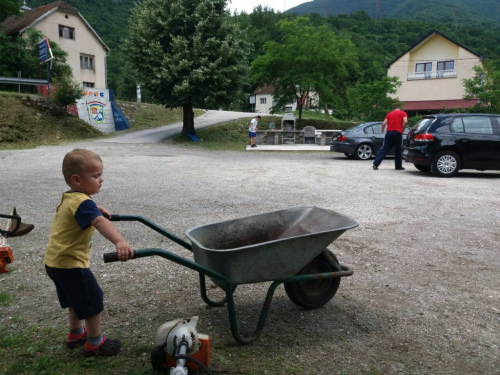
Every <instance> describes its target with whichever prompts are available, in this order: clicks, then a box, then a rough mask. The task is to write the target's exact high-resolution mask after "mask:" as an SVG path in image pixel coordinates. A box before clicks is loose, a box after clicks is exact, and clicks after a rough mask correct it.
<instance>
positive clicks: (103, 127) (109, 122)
mask: <svg viewBox="0 0 500 375" xmlns="http://www.w3.org/2000/svg"><path fill="white" fill-rule="evenodd" d="M76 107H77V110H78V117H80V119H82V120H83V121H86V122H88V123H89V124H90V125H92V126H93V127H95V128H96V129H99V130H100V131H102V132H103V133H113V132H115V120H114V118H113V110H112V108H111V101H110V100H109V90H106V89H104V90H103V89H90V90H84V96H83V97H82V98H81V99H79V100H77V102H76Z"/></svg>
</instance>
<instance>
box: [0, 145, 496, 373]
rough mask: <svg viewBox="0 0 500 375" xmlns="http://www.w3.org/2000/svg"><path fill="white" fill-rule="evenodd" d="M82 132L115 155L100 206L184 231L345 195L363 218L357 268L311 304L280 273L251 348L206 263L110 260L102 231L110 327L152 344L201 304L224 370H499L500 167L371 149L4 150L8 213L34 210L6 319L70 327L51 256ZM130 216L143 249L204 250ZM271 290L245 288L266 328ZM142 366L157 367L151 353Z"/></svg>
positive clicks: (105, 153)
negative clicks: (368, 155)
mask: <svg viewBox="0 0 500 375" xmlns="http://www.w3.org/2000/svg"><path fill="white" fill-rule="evenodd" d="M77 146H78V147H86V148H89V149H92V150H94V151H95V152H97V153H99V154H100V155H101V156H102V158H103V161H104V166H105V173H104V179H105V181H104V185H103V188H102V190H101V192H100V193H99V194H98V195H96V196H95V197H94V199H95V200H96V201H97V202H98V203H99V204H101V205H103V206H105V207H106V208H108V209H109V210H110V211H112V212H114V213H121V214H136V215H142V216H144V217H147V218H149V219H151V220H152V221H154V222H156V223H158V224H159V225H162V226H163V227H165V228H167V229H168V230H170V231H172V232H174V233H176V234H177V235H179V236H181V237H184V232H185V230H186V229H188V228H190V227H192V226H194V225H199V224H205V223H212V222H217V221H221V220H226V219H233V218H238V217H243V216H247V215H251V214H255V213H261V212H266V211H271V210H275V209H281V208H286V207H290V206H297V205H316V206H320V207H323V208H327V209H332V210H335V211H338V212H340V213H343V214H346V215H348V216H350V217H352V218H353V219H355V220H357V221H358V222H359V224H360V225H359V227H358V228H356V229H353V230H350V231H347V232H346V233H344V235H343V236H342V237H340V238H339V239H338V240H337V241H335V242H334V243H333V244H332V245H330V246H329V248H330V249H331V250H332V251H333V252H334V253H335V254H336V255H337V256H338V258H339V260H340V261H341V263H343V264H346V265H348V266H350V267H353V268H354V272H355V273H354V275H353V276H352V277H348V278H345V279H343V280H342V283H341V285H340V288H339V291H338V293H337V295H336V296H335V297H334V299H333V300H332V301H331V302H329V303H328V304H327V305H325V306H324V307H322V308H320V309H317V310H312V311H307V310H303V309H300V308H299V307H297V306H295V305H293V304H292V303H291V302H290V301H289V299H288V298H287V296H286V294H285V292H284V290H283V288H282V287H279V288H278V290H277V291H276V293H275V297H274V300H273V303H272V305H271V311H270V313H269V316H268V319H267V323H266V326H265V327H264V331H263V333H262V335H261V337H260V339H259V340H258V341H257V342H255V343H254V344H253V345H251V346H245V347H242V346H238V345H235V344H234V340H233V339H232V336H231V334H230V331H229V322H228V317H227V310H226V309H224V308H208V307H206V306H205V305H204V303H203V301H202V300H201V298H200V297H199V285H198V277H197V275H196V274H195V273H193V272H191V271H190V270H188V269H187V268H184V267H181V266H179V265H177V264H174V263H170V262H168V261H166V260H163V259H161V258H154V257H151V258H143V259H140V260H136V261H131V262H127V263H125V264H117V263H114V264H104V263H103V262H102V253H105V252H110V251H113V250H114V249H113V246H112V245H110V244H109V243H108V242H107V241H106V240H104V239H103V237H102V236H100V235H96V238H95V239H94V245H93V255H92V269H93V271H94V272H95V274H96V276H97V277H98V279H99V281H100V283H101V285H102V287H103V290H104V293H105V299H106V311H105V313H104V315H103V328H104V331H105V332H106V333H111V334H112V335H113V336H118V337H122V338H125V339H127V338H128V339H132V338H134V339H138V340H142V341H143V342H144V344H145V345H146V346H147V345H148V344H150V343H152V342H153V340H154V334H155V331H156V329H157V328H158V326H159V325H160V324H162V323H163V322H166V321H169V320H172V319H176V318H180V317H190V316H192V315H199V316H200V323H199V325H198V330H199V331H200V332H202V333H206V334H209V335H210V336H211V340H212V345H213V350H212V363H213V370H214V372H215V373H218V372H219V373H226V374H227V373H232V371H234V373H236V370H235V366H237V370H238V371H240V372H239V373H245V374H278V373H280V374H281V373H283V374H289V373H302V374H340V373H342V374H363V373H364V374H367V373H370V374H381V373H383V374H500V359H499V358H500V349H499V345H500V344H499V332H500V277H499V271H500V257H499V256H498V255H499V247H498V243H499V241H500V233H499V230H498V228H499V224H500V210H499V208H500V189H498V183H499V180H500V173H499V172H490V173H488V172H470V171H469V172H462V173H460V174H459V175H458V176H457V177H456V178H452V179H439V178H435V177H432V176H431V175H430V174H425V173H422V172H418V171H417V170H416V169H414V168H413V166H411V165H406V168H407V169H406V171H402V172H399V171H395V170H394V164H393V161H392V160H386V161H385V162H384V163H383V164H382V166H381V168H380V170H378V171H372V170H371V167H370V163H369V162H362V161H355V160H350V159H346V158H345V157H344V156H343V155H341V154H333V153H329V152H317V153H314V152H310V153H304V152H299V153H281V152H280V153H272V152H260V153H259V152H252V153H245V152H207V151H201V150H195V149H192V148H184V147H182V146H176V145H172V144H169V143H168V142H167V143H162V144H152V145H145V144H126V145H123V144H113V143H104V142H87V143H81V144H71V145H63V146H57V147H40V148H37V149H32V150H19V151H2V152H0V159H1V160H0V163H1V165H2V185H1V188H0V190H1V205H0V212H4V213H8V212H9V211H10V207H11V206H12V205H16V206H17V207H18V211H19V213H20V214H21V215H22V217H23V218H24V219H25V221H26V222H28V223H33V224H35V230H34V231H33V232H32V233H30V234H28V235H27V236H24V237H18V238H12V239H10V241H9V243H10V245H11V246H12V248H13V249H14V255H15V261H14V263H13V264H12V265H10V267H9V268H10V269H11V270H13V272H11V273H9V274H3V275H2V276H0V288H1V290H2V291H7V292H9V293H11V294H13V295H14V300H13V303H12V304H11V305H10V306H9V307H6V308H3V313H2V314H1V317H0V325H1V326H6V327H7V328H8V329H10V330H15V329H20V327H23V325H31V324H35V325H39V326H48V327H61V328H65V327H66V314H65V312H63V311H62V310H60V309H59V307H58V302H57V299H56V295H55V293H54V290H53V286H52V284H51V282H50V280H49V279H48V277H46V275H45V273H44V270H43V264H42V257H43V253H44V247H45V244H46V242H47V239H48V234H49V231H50V225H51V221H52V217H53V214H54V211H55V208H56V207H57V205H58V203H59V200H60V194H61V192H63V191H64V190H65V189H66V188H67V187H66V186H65V184H64V180H63V178H62V175H61V171H60V166H61V162H62V159H63V156H64V154H65V153H66V152H67V151H69V150H71V149H73V148H74V147H77ZM242 148H243V146H242ZM495 186H497V187H496V188H495ZM116 225H117V227H118V228H119V230H120V231H121V232H122V233H123V234H124V236H125V238H126V239H127V240H128V241H129V243H130V244H131V245H132V247H133V248H145V247H162V248H166V249H169V250H171V251H173V252H175V253H177V254H180V255H182V256H185V257H189V258H191V253H190V252H189V251H187V250H185V249H183V248H182V247H180V246H178V245H176V244H174V243H173V242H170V241H169V240H168V239H166V238H164V237H162V236H160V235H159V234H156V233H155V232H152V231H151V230H149V229H147V228H146V227H144V226H141V225H140V224H138V223H117V224H116ZM20 286H22V288H20ZM266 290H267V284H254V285H245V286H241V287H238V290H237V293H236V295H235V296H236V303H237V306H238V314H239V319H240V322H241V326H242V330H243V331H245V330H253V328H254V327H255V324H256V318H257V316H258V314H259V311H260V308H261V306H262V303H263V301H264V296H265V292H266ZM211 293H214V298H215V294H219V295H220V292H218V291H217V290H216V289H215V288H213V289H211ZM13 315H16V316H18V317H19V318H20V319H18V323H16V324H12V323H11V322H10V321H9V317H11V316H13ZM19 321H20V322H22V323H19ZM16 327H17V328H16ZM111 334H110V335H111ZM126 351H127V349H126V348H125V352H126ZM220 353H224V356H225V357H224V358H225V359H224V360H223V358H222V357H221V354H220ZM243 354H245V355H246V356H248V358H247V361H245V360H243ZM125 355H126V354H125ZM231 358H233V359H234V361H232V360H231ZM138 365H143V366H145V368H147V366H149V362H148V359H147V356H146V357H144V358H143V359H142V362H139V363H138ZM293 369H294V371H297V372H293V371H292V370H293Z"/></svg>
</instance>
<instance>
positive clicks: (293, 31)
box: [252, 17, 358, 119]
mask: <svg viewBox="0 0 500 375" xmlns="http://www.w3.org/2000/svg"><path fill="white" fill-rule="evenodd" d="M278 26H279V27H280V29H281V31H282V32H283V33H284V36H283V37H282V38H281V41H279V42H268V43H266V44H265V45H264V49H265V50H266V54H265V55H262V56H259V57H258V58H257V59H255V60H254V62H253V63H252V68H253V73H254V74H253V76H252V80H253V81H254V82H257V83H259V84H261V85H262V84H268V85H271V86H273V87H274V89H275V91H274V94H273V99H274V100H275V101H276V102H277V106H279V107H283V106H284V105H286V104H288V103H291V102H294V101H297V107H298V109H299V119H301V118H302V109H303V108H304V105H305V103H304V102H305V101H304V99H305V98H306V97H307V96H308V94H309V93H310V92H311V91H314V92H316V93H317V94H318V95H319V98H320V101H321V102H322V103H324V104H331V103H332V101H333V98H334V95H333V92H334V90H335V81H336V80H337V79H338V78H339V77H346V76H347V75H348V69H347V67H348V65H351V66H352V65H354V66H355V65H357V59H358V57H357V53H356V49H355V47H354V45H353V44H352V43H351V41H350V40H348V39H344V38H341V37H339V36H337V35H336V34H335V33H334V32H333V31H330V30H328V28H327V27H326V26H321V27H319V28H315V27H314V26H311V25H310V24H309V20H308V19H307V18H303V17H300V18H296V19H294V20H292V21H288V20H281V21H279V22H278Z"/></svg>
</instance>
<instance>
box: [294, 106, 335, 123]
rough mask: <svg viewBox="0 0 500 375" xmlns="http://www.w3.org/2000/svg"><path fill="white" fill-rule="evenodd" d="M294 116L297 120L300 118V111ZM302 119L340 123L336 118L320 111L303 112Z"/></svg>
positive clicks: (306, 110)
mask: <svg viewBox="0 0 500 375" xmlns="http://www.w3.org/2000/svg"><path fill="white" fill-rule="evenodd" d="M293 115H294V116H295V118H297V119H298V118H299V111H295V112H293ZM302 118H303V119H314V120H327V121H339V120H338V119H336V118H335V117H332V116H329V115H328V114H326V113H321V112H319V111H311V110H308V109H305V110H303V111H302Z"/></svg>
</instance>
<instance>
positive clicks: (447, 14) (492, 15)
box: [286, 0, 500, 23]
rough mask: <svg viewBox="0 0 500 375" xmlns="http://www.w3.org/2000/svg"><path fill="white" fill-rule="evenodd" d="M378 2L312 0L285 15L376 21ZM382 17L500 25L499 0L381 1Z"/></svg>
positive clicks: (374, 0) (367, 0)
mask: <svg viewBox="0 0 500 375" xmlns="http://www.w3.org/2000/svg"><path fill="white" fill-rule="evenodd" d="M377 2H378V1H377V0H313V1H310V2H307V3H303V4H300V5H298V6H296V7H294V8H291V9H289V10H287V11H286V13H296V14H297V15H302V14H306V13H319V14H320V15H322V16H329V15H338V14H351V13H354V12H357V11H360V10H362V11H364V12H366V13H367V14H368V15H370V16H371V17H372V18H376V17H377ZM380 16H381V17H382V18H395V19H405V20H410V19H414V20H421V21H428V22H449V23H463V22H467V21H469V20H474V21H486V20H491V21H500V1H498V0H474V1H471V0H380Z"/></svg>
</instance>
